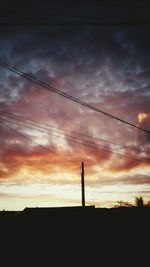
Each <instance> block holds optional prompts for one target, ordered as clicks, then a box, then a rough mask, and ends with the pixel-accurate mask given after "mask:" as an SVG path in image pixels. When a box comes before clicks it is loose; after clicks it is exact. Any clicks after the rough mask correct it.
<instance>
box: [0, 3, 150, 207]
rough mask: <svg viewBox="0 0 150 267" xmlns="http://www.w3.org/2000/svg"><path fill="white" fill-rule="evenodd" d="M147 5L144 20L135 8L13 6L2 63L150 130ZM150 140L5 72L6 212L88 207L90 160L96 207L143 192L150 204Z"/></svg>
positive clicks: (1, 87)
mask: <svg viewBox="0 0 150 267" xmlns="http://www.w3.org/2000/svg"><path fill="white" fill-rule="evenodd" d="M115 2H116V3H117V1H115ZM137 6H138V7H139V9H137V13H135V12H134V16H133V10H134V8H135V7H134V6H129V5H128V6H127V5H126V6H125V7H124V9H121V7H120V9H119V7H118V6H115V5H114V6H113V5H112V6H111V9H110V6H109V7H108V6H104V4H103V5H101V6H99V5H96V4H95V5H93V6H91V4H88V5H87V9H86V11H88V12H85V9H84V4H83V5H81V6H80V9H78V8H77V6H75V8H74V6H71V5H70V4H69V2H64V5H63V7H60V3H59V4H58V1H56V2H55V4H53V5H52V6H51V9H47V8H46V6H44V5H43V6H42V9H41V7H39V6H37V12H36V13H35V12H34V8H33V7H31V8H30V9H27V7H26V6H25V7H26V9H24V13H23V8H25V7H22V10H21V11H22V13H20V12H19V11H18V10H19V9H17V6H15V5H13V6H11V7H9V8H8V7H6V6H3V8H2V10H1V20H0V24H1V25H0V51H1V52H0V60H1V61H3V62H5V63H7V64H10V65H11V66H14V67H15V68H17V69H18V70H20V71H23V72H25V73H27V74H29V75H33V76H34V77H35V78H36V79H38V80H40V81H43V82H45V83H47V84H48V85H50V86H53V87H54V88H56V89H59V90H61V91H63V92H65V93H67V94H69V95H72V96H74V97H76V98H78V99H80V100H82V101H84V102H86V103H88V104H90V105H92V106H94V107H97V108H99V109H101V110H103V111H105V112H107V113H109V114H111V115H113V116H117V117H119V118H121V119H123V120H125V121H128V122H130V123H132V124H134V125H135V126H138V127H141V128H144V129H146V130H150V53H149V48H150V24H148V23H144V24H142V23H139V21H143V20H146V19H147V18H148V14H147V11H146V10H147V9H146V8H145V7H144V5H142V6H140V2H139V1H137ZM142 7H143V9H142ZM138 10H141V13H138ZM112 11H114V12H112ZM118 11H119V12H118ZM7 12H8V13H7ZM112 14H113V15H112ZM56 15H59V16H56ZM60 15H62V17H61V16H60ZM66 15H67V16H76V15H78V16H88V17H90V19H85V18H81V17H78V18H72V17H64V16H66ZM27 16H28V17H27ZM146 16H147V17H146ZM92 17H99V20H95V19H93V18H92ZM28 18H29V19H28ZM54 19H55V21H54ZM56 19H57V20H56ZM45 20H46V23H47V24H48V23H49V22H50V23H49V25H46V23H44V24H43V25H42V22H43V21H45ZM58 20H59V21H58ZM62 20H63V22H64V21H65V22H66V21H67V22H68V21H72V22H73V25H64V23H63V25H61V23H62ZM29 21H30V23H29V24H30V25H26V24H27V22H29ZM93 21H94V22H95V21H96V22H99V21H100V22H106V23H108V22H110V24H109V23H108V25H103V24H99V23H97V24H96V25H90V24H91V23H93ZM135 21H138V23H137V24H135V23H132V22H135ZM34 22H35V23H34ZM40 22H41V23H40ZM55 22H57V23H58V22H59V25H53V24H55ZM83 22H89V23H87V24H84V23H83ZM111 22H112V24H111ZM114 22H121V23H120V24H117V23H116V24H113V23H114ZM124 22H125V23H124ZM129 22H131V23H129ZM51 23H52V24H51ZM33 24H34V25H33ZM50 24H51V25H50ZM149 141H150V134H148V133H145V132H144V131H141V130H138V129H136V128H134V127H131V126H129V125H126V124H124V123H121V122H119V121H117V120H114V119H112V118H109V117H107V116H105V115H103V114H101V113H97V112H94V111H92V110H90V109H88V108H86V107H83V106H81V105H79V104H77V103H74V102H72V101H70V100H68V99H65V98H63V97H61V96H59V95H57V94H55V93H53V92H51V91H49V90H46V89H45V88H43V87H41V86H39V85H38V84H36V83H33V82H31V81H29V80H27V79H25V78H24V77H21V76H20V75H17V74H16V73H14V72H12V71H10V70H8V69H6V68H4V67H2V66H0V210H2V209H15V210H16V209H18V210H22V209H23V208H25V207H26V206H69V205H80V204H81V190H80V173H81V162H82V161H84V162H85V182H86V204H87V205H91V204H92V205H96V206H101V207H111V206H113V205H115V204H116V203H117V201H119V200H123V201H129V202H134V198H135V197H137V196H141V195H142V196H143V198H144V200H145V201H148V200H149V199H150V187H149V185H150V142H149Z"/></svg>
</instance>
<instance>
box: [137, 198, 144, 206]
mask: <svg viewBox="0 0 150 267" xmlns="http://www.w3.org/2000/svg"><path fill="white" fill-rule="evenodd" d="M135 205H136V207H138V208H142V207H144V200H143V198H142V197H136V198H135Z"/></svg>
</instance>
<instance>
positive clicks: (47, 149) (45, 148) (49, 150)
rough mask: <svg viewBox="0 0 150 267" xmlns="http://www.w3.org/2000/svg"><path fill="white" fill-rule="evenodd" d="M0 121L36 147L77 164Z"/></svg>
mask: <svg viewBox="0 0 150 267" xmlns="http://www.w3.org/2000/svg"><path fill="white" fill-rule="evenodd" d="M0 123H1V124H3V125H4V126H5V127H7V128H9V129H10V130H12V131H14V132H15V133H16V134H18V135H20V136H21V137H23V138H25V139H27V140H28V141H30V142H31V143H33V144H35V145H36V146H38V147H40V148H42V149H44V150H46V151H48V152H50V153H52V154H55V155H56V156H59V157H61V158H63V159H65V160H66V161H69V162H71V163H73V164H78V163H77V162H73V161H72V160H70V159H68V158H66V157H64V156H62V155H60V154H58V153H56V152H54V151H53V150H51V149H49V148H47V147H44V146H42V145H40V144H38V143H37V142H36V141H33V140H32V139H31V138H29V137H27V136H26V135H24V134H22V133H20V132H18V131H17V130H15V129H14V128H12V127H11V126H9V125H7V124H6V123H5V122H4V121H1V120H0Z"/></svg>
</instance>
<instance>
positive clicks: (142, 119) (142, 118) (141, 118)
mask: <svg viewBox="0 0 150 267" xmlns="http://www.w3.org/2000/svg"><path fill="white" fill-rule="evenodd" d="M147 118H148V114H146V113H144V112H142V113H139V114H138V121H139V123H141V122H143V121H144V120H145V119H147Z"/></svg>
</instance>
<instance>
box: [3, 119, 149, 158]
mask: <svg viewBox="0 0 150 267" xmlns="http://www.w3.org/2000/svg"><path fill="white" fill-rule="evenodd" d="M2 120H3V119H2ZM5 120H6V119H5ZM6 121H9V122H12V123H15V124H17V125H20V126H24V127H27V128H29V129H32V130H36V131H40V132H44V133H47V132H45V131H43V130H39V129H35V128H33V127H31V126H27V125H24V124H21V123H18V122H17V123H16V122H13V121H10V120H6ZM33 125H34V124H33ZM47 134H50V135H52V136H55V137H57V138H62V139H65V140H68V141H71V142H74V143H77V144H80V145H84V146H87V147H92V148H94V149H96V150H103V151H106V152H109V153H112V154H115V155H117V156H124V157H126V158H129V159H132V160H136V161H139V162H144V161H146V160H150V159H149V158H144V159H138V158H136V157H133V156H131V155H130V154H128V153H123V154H122V153H118V152H114V151H113V150H110V149H107V148H106V147H102V146H99V145H97V144H94V143H91V142H87V141H86V140H82V139H77V140H79V141H81V142H79V141H76V140H74V139H71V136H70V138H68V137H62V136H59V135H56V134H53V133H47ZM82 141H83V142H82Z"/></svg>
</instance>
